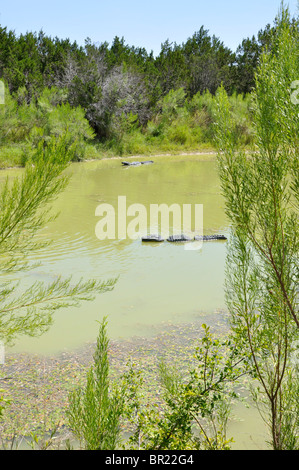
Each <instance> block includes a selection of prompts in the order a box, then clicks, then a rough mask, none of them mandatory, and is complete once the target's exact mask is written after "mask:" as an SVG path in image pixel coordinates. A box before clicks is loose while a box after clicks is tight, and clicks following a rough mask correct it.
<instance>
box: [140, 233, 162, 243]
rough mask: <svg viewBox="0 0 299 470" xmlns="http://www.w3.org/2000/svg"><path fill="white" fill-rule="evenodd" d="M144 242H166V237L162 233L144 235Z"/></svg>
mask: <svg viewBox="0 0 299 470" xmlns="http://www.w3.org/2000/svg"><path fill="white" fill-rule="evenodd" d="M141 240H142V241H143V242H164V238H162V237H161V236H160V235H147V236H144V237H142V239H141Z"/></svg>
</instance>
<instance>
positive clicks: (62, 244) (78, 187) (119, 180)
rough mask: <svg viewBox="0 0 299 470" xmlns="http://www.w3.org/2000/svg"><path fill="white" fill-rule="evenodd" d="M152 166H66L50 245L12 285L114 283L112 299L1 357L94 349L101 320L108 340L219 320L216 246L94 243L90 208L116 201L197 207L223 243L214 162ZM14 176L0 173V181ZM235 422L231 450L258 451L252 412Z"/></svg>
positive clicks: (175, 159) (220, 247)
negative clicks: (188, 247)
mask: <svg viewBox="0 0 299 470" xmlns="http://www.w3.org/2000/svg"><path fill="white" fill-rule="evenodd" d="M139 160H140V159H139ZM153 160H154V164H153V165H142V166H139V167H123V166H122V165H121V160H120V159H111V160H102V161H91V162H84V163H76V164H73V165H71V167H70V168H69V169H68V172H69V173H70V174H71V178H70V182H69V185H68V187H67V188H66V190H65V191H64V192H63V194H61V195H60V196H59V197H58V198H57V200H56V201H55V203H54V204H53V211H54V212H57V211H58V212H59V213H60V215H59V217H58V218H57V219H56V220H55V221H53V222H51V223H49V225H48V226H47V227H46V228H45V229H44V230H43V232H42V233H41V236H42V237H44V238H45V239H51V240H53V242H52V244H51V245H50V246H49V247H47V249H44V250H42V251H40V252H39V253H38V254H36V255H32V257H31V258H32V261H39V262H40V266H38V267H36V268H34V269H32V270H31V271H29V272H26V273H24V274H23V275H22V286H23V287H26V286H29V285H31V284H32V283H33V282H35V281H43V282H45V283H48V282H52V281H53V280H55V279H56V278H57V276H59V275H61V276H62V277H69V276H70V275H72V276H73V278H74V281H77V280H79V279H80V278H84V279H88V278H96V279H98V280H107V279H109V278H114V277H119V279H118V282H117V284H116V286H115V288H114V290H113V291H112V292H108V293H105V294H102V295H97V296H96V298H95V300H94V301H92V302H83V303H82V304H81V305H80V306H79V307H77V308H68V309H64V310H60V311H58V312H57V313H55V317H54V324H53V325H52V326H51V328H50V330H49V331H48V332H47V333H45V334H44V335H43V336H41V337H40V338H26V337H24V338H20V339H18V341H17V342H16V344H15V345H14V346H13V347H11V348H9V349H8V352H13V353H19V352H20V353H22V352H26V353H37V354H44V355H53V354H56V353H60V352H62V351H72V350H74V349H76V348H80V347H81V346H82V345H84V344H85V343H89V342H93V341H95V340H96V337H97V333H98V323H97V321H100V320H101V319H102V318H103V316H108V322H109V326H108V334H109V337H110V338H111V339H120V338H122V339H132V338H133V337H135V336H139V337H140V336H141V337H145V336H146V337H150V336H151V335H157V333H158V332H163V331H165V330H166V329H167V327H168V326H169V325H184V324H186V323H192V322H194V323H195V324H198V325H200V322H203V321H205V322H207V323H210V324H213V322H217V321H218V320H220V318H221V316H222V312H223V311H225V300H224V273H225V257H226V243H225V242H224V243H223V242H205V243H203V245H202V248H201V249H198V250H186V249H184V245H181V244H172V243H168V242H164V243H161V244H158V243H155V244H146V243H142V242H141V240H140V239H136V240H130V239H124V240H118V239H116V240H99V239H98V238H97V236H96V233H95V228H96V224H97V222H98V221H99V217H96V215H95V212H96V208H97V206H98V205H99V204H102V203H106V204H110V205H112V206H113V207H114V209H115V212H116V217H117V215H118V214H117V210H118V197H119V196H126V199H127V206H129V205H131V204H136V203H139V204H142V205H144V206H145V207H146V208H147V209H149V206H150V204H163V203H164V204H167V205H171V204H179V205H181V206H183V204H191V205H192V206H193V205H195V204H202V205H203V232H204V234H206V235H209V234H216V233H220V234H224V235H228V236H229V222H228V220H227V218H226V216H225V212H224V200H223V198H222V196H221V193H220V182H219V177H218V173H217V163H216V160H215V158H214V157H213V156H211V155H206V156H204V155H200V156H194V155H192V156H172V157H169V156H167V157H166V156H165V157H156V158H154V159H153ZM21 172H22V170H7V171H3V172H1V175H0V178H1V180H3V179H4V178H5V177H6V175H7V174H9V175H12V176H14V175H17V174H19V173H21ZM128 220H130V218H128ZM153 229H155V227H154V228H153ZM237 414H238V416H239V418H240V419H241V420H240V421H234V422H233V423H232V424H231V426H230V427H231V434H232V435H233V436H238V438H237V440H236V444H235V447H236V448H241V449H242V448H249V449H250V448H253V449H256V448H263V446H264V444H263V442H264V426H263V424H262V423H261V422H260V419H259V417H258V415H257V413H256V412H255V411H254V410H253V409H252V408H251V409H250V410H247V409H246V408H244V407H243V406H241V407H238V410H237ZM251 436H254V438H252V437H251Z"/></svg>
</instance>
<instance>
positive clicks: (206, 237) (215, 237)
mask: <svg viewBox="0 0 299 470" xmlns="http://www.w3.org/2000/svg"><path fill="white" fill-rule="evenodd" d="M194 240H197V241H200V240H203V241H210V240H227V238H226V237H225V236H224V235H203V236H198V235H196V236H195V237H194Z"/></svg>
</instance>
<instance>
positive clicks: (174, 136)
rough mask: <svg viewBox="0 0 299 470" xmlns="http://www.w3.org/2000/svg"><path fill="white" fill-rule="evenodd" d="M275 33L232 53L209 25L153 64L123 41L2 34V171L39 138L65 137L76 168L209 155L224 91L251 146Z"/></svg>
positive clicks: (166, 47)
mask: <svg viewBox="0 0 299 470" xmlns="http://www.w3.org/2000/svg"><path fill="white" fill-rule="evenodd" d="M291 23H292V27H294V28H298V22H297V20H295V19H293V20H292V21H291ZM276 30H277V21H275V22H274V24H273V26H270V25H267V26H266V27H265V29H264V30H261V31H260V32H259V33H258V35H257V37H255V36H253V37H252V38H251V39H250V38H247V39H244V40H243V41H242V43H241V44H240V46H239V47H238V48H237V50H236V51H235V52H232V51H231V50H230V49H229V48H227V47H226V46H225V45H224V43H223V42H222V41H221V40H220V39H219V38H217V37H216V36H211V35H209V32H208V31H207V30H205V29H204V27H203V26H202V27H201V28H200V30H199V31H198V32H196V33H194V34H193V36H191V37H190V38H188V39H187V41H186V42H185V43H183V44H181V45H178V44H176V43H175V44H172V43H170V42H169V41H165V42H164V43H163V44H162V45H161V51H160V53H159V55H157V56H156V57H154V55H153V53H152V52H150V53H148V52H147V51H146V50H145V49H144V48H140V47H134V46H128V45H127V44H126V43H125V41H124V39H123V38H122V39H120V38H118V37H115V39H114V41H113V43H112V44H111V45H109V44H108V43H106V42H105V43H102V44H100V45H96V44H92V42H91V40H90V39H87V40H86V41H85V46H79V45H78V44H77V43H76V42H75V43H71V42H70V41H69V40H68V39H63V40H62V39H59V38H57V37H56V38H51V37H49V36H47V35H45V33H44V32H42V31H41V32H39V33H32V32H27V33H26V34H21V35H20V36H16V34H15V33H14V32H13V31H8V30H7V28H2V27H0V78H1V79H2V80H3V81H4V83H5V85H6V106H5V107H3V106H2V107H1V110H0V126H1V135H0V160H1V166H3V165H5V166H8V165H14V164H20V163H21V164H22V163H24V160H26V158H28V155H30V152H32V151H33V150H34V148H35V146H36V143H37V142H38V140H39V139H40V138H50V137H51V136H53V135H54V136H59V135H61V134H63V133H65V132H67V135H68V138H69V142H70V144H71V145H75V146H76V150H75V152H74V155H75V158H76V159H82V158H85V157H89V158H91V157H98V156H100V155H102V154H103V153H106V154H107V153H108V154H109V152H111V153H118V154H139V153H153V152H157V151H176V150H177V151H179V150H181V149H184V150H195V149H201V148H208V147H211V145H212V144H211V142H212V138H213V135H212V128H211V122H212V117H211V116H212V113H211V109H212V107H213V96H214V94H215V93H216V91H217V89H218V88H219V86H220V85H221V84H223V86H224V88H225V90H226V91H227V93H228V94H229V96H230V97H231V101H232V105H233V109H234V110H235V115H236V119H237V120H238V122H236V136H237V135H238V136H239V137H240V133H241V134H242V136H241V139H240V142H241V143H243V144H245V145H246V144H248V143H250V140H251V139H250V136H251V131H250V128H251V124H250V122H251V121H250V96H249V95H250V93H251V91H252V89H253V88H254V77H255V72H256V69H257V66H258V63H259V57H260V55H261V53H262V50H263V48H264V47H265V46H266V47H268V48H271V47H272V46H271V45H272V44H273V39H274V37H275V34H276ZM88 141H90V143H92V145H90V144H89V145H88Z"/></svg>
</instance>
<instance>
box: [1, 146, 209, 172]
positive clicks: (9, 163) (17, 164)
mask: <svg viewBox="0 0 299 470" xmlns="http://www.w3.org/2000/svg"><path fill="white" fill-rule="evenodd" d="M175 155H177V156H192V155H194V156H198V155H213V156H215V155H217V152H216V149H215V148H213V147H212V146H211V147H206V148H199V149H198V150H192V151H191V150H187V149H185V148H177V149H176V150H173V151H170V152H163V151H161V152H159V150H157V153H155V152H154V153H151V152H148V153H140V154H136V155H132V154H123V155H119V154H116V153H111V154H110V153H109V152H103V153H100V152H99V153H98V155H97V156H96V155H95V154H94V153H91V154H90V155H89V156H88V155H87V156H85V158H84V159H83V160H81V161H80V163H83V162H90V161H101V160H123V159H134V158H147V157H148V158H157V157H171V156H175ZM2 158H3V157H2V154H1V148H0V170H13V169H16V168H24V167H25V159H24V157H23V155H20V156H19V157H18V158H15V157H14V158H12V159H7V158H5V160H3V159H2ZM73 163H77V162H73Z"/></svg>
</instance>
